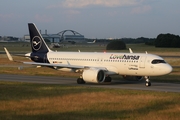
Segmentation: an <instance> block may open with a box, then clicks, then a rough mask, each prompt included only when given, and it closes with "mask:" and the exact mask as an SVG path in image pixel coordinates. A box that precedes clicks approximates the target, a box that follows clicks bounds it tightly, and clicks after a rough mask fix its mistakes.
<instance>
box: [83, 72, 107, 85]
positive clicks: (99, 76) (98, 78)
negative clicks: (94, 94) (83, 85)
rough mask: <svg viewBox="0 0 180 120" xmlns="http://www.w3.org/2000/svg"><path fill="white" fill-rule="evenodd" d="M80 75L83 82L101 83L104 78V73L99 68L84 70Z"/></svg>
mask: <svg viewBox="0 0 180 120" xmlns="http://www.w3.org/2000/svg"><path fill="white" fill-rule="evenodd" d="M82 77H83V80H84V81H85V82H91V83H102V82H104V80H105V73H104V71H103V70H100V69H88V70H84V72H83V74H82Z"/></svg>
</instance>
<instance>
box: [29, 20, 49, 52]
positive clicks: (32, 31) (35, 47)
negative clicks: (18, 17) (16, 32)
mask: <svg viewBox="0 0 180 120" xmlns="http://www.w3.org/2000/svg"><path fill="white" fill-rule="evenodd" d="M28 27H29V35H30V43H31V48H32V52H33V53H37V52H38V53H39V52H40V53H47V52H49V51H51V50H50V49H49V48H48V46H47V44H46V43H45V41H44V39H43V37H42V36H41V34H40V33H39V31H38V29H37V27H36V25H35V24H34V23H28Z"/></svg>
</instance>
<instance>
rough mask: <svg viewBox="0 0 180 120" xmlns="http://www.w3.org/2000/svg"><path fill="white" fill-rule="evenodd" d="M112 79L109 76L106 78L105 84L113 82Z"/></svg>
mask: <svg viewBox="0 0 180 120" xmlns="http://www.w3.org/2000/svg"><path fill="white" fill-rule="evenodd" d="M111 80H112V79H111V77H109V76H107V77H106V78H105V80H104V82H111Z"/></svg>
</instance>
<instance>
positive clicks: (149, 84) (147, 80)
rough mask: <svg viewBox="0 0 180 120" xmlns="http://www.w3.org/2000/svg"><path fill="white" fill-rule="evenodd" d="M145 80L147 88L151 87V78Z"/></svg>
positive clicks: (146, 77)
mask: <svg viewBox="0 0 180 120" xmlns="http://www.w3.org/2000/svg"><path fill="white" fill-rule="evenodd" d="M144 78H145V80H146V82H145V86H146V87H149V86H151V82H150V80H149V77H148V76H145V77H144Z"/></svg>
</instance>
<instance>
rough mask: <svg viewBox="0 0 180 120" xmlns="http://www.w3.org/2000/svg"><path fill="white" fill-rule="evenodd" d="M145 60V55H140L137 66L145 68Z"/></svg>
mask: <svg viewBox="0 0 180 120" xmlns="http://www.w3.org/2000/svg"><path fill="white" fill-rule="evenodd" d="M145 62H146V57H145V56H142V57H141V58H140V62H139V67H140V68H145Z"/></svg>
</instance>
